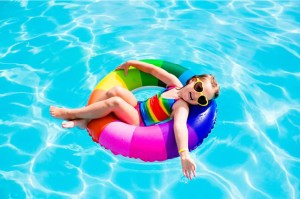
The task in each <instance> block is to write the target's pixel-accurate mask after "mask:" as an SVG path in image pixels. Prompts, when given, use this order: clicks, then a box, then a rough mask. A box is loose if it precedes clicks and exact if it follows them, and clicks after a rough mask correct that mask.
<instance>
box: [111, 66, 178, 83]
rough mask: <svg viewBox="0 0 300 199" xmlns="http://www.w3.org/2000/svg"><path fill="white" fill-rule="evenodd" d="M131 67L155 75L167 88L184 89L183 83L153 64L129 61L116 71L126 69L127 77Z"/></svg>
mask: <svg viewBox="0 0 300 199" xmlns="http://www.w3.org/2000/svg"><path fill="white" fill-rule="evenodd" d="M130 66H133V67H135V68H137V69H139V70H141V71H143V72H145V73H149V74H151V75H153V76H154V77H156V78H157V79H159V80H161V81H162V82H164V83H165V84H166V85H167V86H170V85H174V86H177V87H182V84H181V82H180V81H179V79H178V78H177V77H176V76H175V75H173V74H171V73H168V72H167V71H165V70H164V69H162V68H159V67H156V66H154V65H152V64H148V63H145V62H141V61H134V60H129V61H127V62H125V63H124V64H122V65H120V66H118V67H117V68H116V70H119V69H124V73H125V76H126V75H127V73H128V68H129V67H130Z"/></svg>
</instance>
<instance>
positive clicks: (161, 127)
mask: <svg viewBox="0 0 300 199" xmlns="http://www.w3.org/2000/svg"><path fill="white" fill-rule="evenodd" d="M142 61H144V62H147V63H150V64H153V65H155V66H157V67H161V68H163V69H165V70H166V71H168V72H169V73H172V74H174V75H175V76H176V77H178V78H179V80H180V81H181V82H182V83H183V84H184V85H185V82H186V81H187V80H188V79H189V78H190V77H191V76H193V75H194V73H193V72H192V71H190V70H187V69H186V68H184V67H182V66H180V65H177V64H173V63H170V62H166V61H161V60H142ZM114 86H122V87H124V88H126V89H128V90H131V91H132V90H134V89H136V88H140V87H143V86H161V87H165V84H164V83H163V82H161V81H160V80H158V79H157V78H155V77H153V76H152V75H150V74H147V73H144V72H141V71H139V70H138V69H135V68H133V67H131V68H130V69H129V71H128V75H127V76H126V77H125V76H124V71H123V70H118V71H112V72H111V73H109V74H108V75H107V76H106V77H104V78H103V79H102V80H101V81H100V82H99V83H98V85H97V86H96V87H95V89H94V90H93V92H92V94H91V96H90V98H89V101H88V104H92V103H93V102H95V101H96V99H97V98H98V96H99V95H102V94H103V92H105V91H107V90H109V89H110V88H112V87H114ZM216 113H217V105H216V102H215V101H214V100H212V101H211V102H210V103H209V105H208V106H206V107H202V106H191V107H190V113H189V117H188V121H187V127H188V133H189V150H190V151H192V150H194V149H195V148H196V147H198V146H199V145H200V144H201V143H202V142H203V140H204V139H205V138H206V137H207V136H208V134H209V133H210V131H211V129H212V128H213V126H214V123H215V120H216ZM87 130H88V132H89V134H90V136H91V137H92V138H93V140H94V141H95V142H97V143H99V144H100V145H101V146H103V147H105V148H106V149H109V150H110V151H111V152H112V153H114V154H116V155H118V154H120V155H123V156H126V157H130V158H138V159H141V160H143V161H150V162H152V161H163V160H167V159H171V158H174V157H178V156H179V154H178V150H177V146H176V142H175V136H174V132H173V120H169V121H166V122H164V123H160V124H155V125H152V126H147V127H145V126H133V125H129V124H126V123H124V122H122V121H120V120H119V119H118V118H116V117H115V116H114V115H113V114H110V115H108V116H106V117H104V118H100V119H95V120H92V121H91V122H90V123H89V124H88V128H87Z"/></svg>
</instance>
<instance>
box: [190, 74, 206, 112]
mask: <svg viewBox="0 0 300 199" xmlns="http://www.w3.org/2000/svg"><path fill="white" fill-rule="evenodd" d="M198 82H201V84H202V91H201V92H199V91H197V90H196V89H195V85H196V84H197V83H198ZM193 89H194V91H196V92H197V93H200V94H201V95H200V96H199V97H198V98H197V103H198V104H199V105H200V106H207V105H208V100H207V98H206V96H205V95H203V93H202V92H203V90H204V88H203V82H202V81H201V80H200V79H198V78H197V80H196V81H195V82H194V86H193ZM202 96H204V97H205V100H206V104H200V103H199V101H198V100H199V98H200V97H202Z"/></svg>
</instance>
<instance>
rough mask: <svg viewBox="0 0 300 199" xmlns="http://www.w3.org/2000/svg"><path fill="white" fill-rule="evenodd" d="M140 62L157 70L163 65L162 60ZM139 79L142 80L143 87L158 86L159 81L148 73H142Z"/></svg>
mask: <svg viewBox="0 0 300 199" xmlns="http://www.w3.org/2000/svg"><path fill="white" fill-rule="evenodd" d="M141 61H142V62H146V63H148V64H153V65H155V66H157V67H159V68H161V65H162V63H163V61H162V60H156V59H144V60H141ZM141 78H142V82H143V86H158V82H159V80H158V79H157V78H156V77H154V76H152V75H150V74H148V73H144V72H142V73H141Z"/></svg>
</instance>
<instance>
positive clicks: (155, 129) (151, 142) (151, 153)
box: [129, 125, 167, 162]
mask: <svg viewBox="0 0 300 199" xmlns="http://www.w3.org/2000/svg"><path fill="white" fill-rule="evenodd" d="M129 156H130V157H133V158H140V159H141V160H143V161H151V162H152V161H162V160H166V159H167V152H166V146H165V142H164V138H163V135H162V131H161V129H160V127H159V126H158V125H154V126H148V127H137V128H136V129H135V131H134V133H133V136H132V139H131V146H130V154H129Z"/></svg>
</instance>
